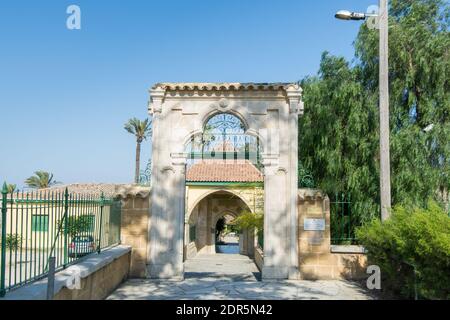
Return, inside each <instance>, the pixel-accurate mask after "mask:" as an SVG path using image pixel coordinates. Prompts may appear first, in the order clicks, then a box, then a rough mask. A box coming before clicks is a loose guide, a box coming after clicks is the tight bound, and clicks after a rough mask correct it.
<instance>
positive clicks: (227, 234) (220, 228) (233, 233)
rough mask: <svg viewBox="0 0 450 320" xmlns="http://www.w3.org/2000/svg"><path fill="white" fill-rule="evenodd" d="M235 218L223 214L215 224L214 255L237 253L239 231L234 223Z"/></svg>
mask: <svg viewBox="0 0 450 320" xmlns="http://www.w3.org/2000/svg"><path fill="white" fill-rule="evenodd" d="M235 219H236V216H234V215H232V214H225V215H224V216H223V217H221V218H219V220H217V223H216V253H223V254H238V253H239V233H240V232H239V230H238V228H237V227H236V225H235V223H234V221H235Z"/></svg>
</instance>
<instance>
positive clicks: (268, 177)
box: [262, 155, 289, 280]
mask: <svg viewBox="0 0 450 320" xmlns="http://www.w3.org/2000/svg"><path fill="white" fill-rule="evenodd" d="M263 165H264V266H263V269H262V278H263V279H265V280H270V279H287V278H288V276H289V249H288V247H289V243H288V241H289V237H288V215H287V214H286V213H287V212H288V211H287V197H286V194H287V190H286V186H287V182H286V172H285V171H283V170H280V168H279V166H278V161H277V157H276V156H270V155H263Z"/></svg>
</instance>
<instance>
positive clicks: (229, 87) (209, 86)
mask: <svg viewBox="0 0 450 320" xmlns="http://www.w3.org/2000/svg"><path fill="white" fill-rule="evenodd" d="M156 89H162V90H165V91H248V90H254V91H279V90H281V91H287V90H299V91H300V93H301V88H300V86H299V85H298V84H296V83H282V82H279V83H240V82H223V83H207V82H185V83H170V82H168V83H157V84H155V85H154V86H153V87H152V89H151V90H152V91H153V90H156Z"/></svg>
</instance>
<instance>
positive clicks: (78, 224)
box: [57, 215, 94, 238]
mask: <svg viewBox="0 0 450 320" xmlns="http://www.w3.org/2000/svg"><path fill="white" fill-rule="evenodd" d="M57 226H58V229H59V230H60V232H61V233H63V232H64V228H65V226H67V235H69V237H71V238H73V237H76V236H78V235H80V234H82V233H87V232H90V233H92V228H93V226H94V216H92V215H84V216H79V217H75V216H71V217H67V224H66V222H65V221H64V219H61V220H58V222H57Z"/></svg>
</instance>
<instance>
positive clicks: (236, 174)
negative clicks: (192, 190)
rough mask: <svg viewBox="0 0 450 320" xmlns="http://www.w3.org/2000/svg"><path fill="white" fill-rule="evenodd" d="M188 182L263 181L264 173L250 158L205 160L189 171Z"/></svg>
mask: <svg viewBox="0 0 450 320" xmlns="http://www.w3.org/2000/svg"><path fill="white" fill-rule="evenodd" d="M186 180H187V181H188V182H263V181H264V178H263V175H262V173H261V172H260V171H259V170H258V169H257V168H256V167H255V166H254V165H253V164H252V163H251V162H250V161H248V160H244V161H243V160H203V161H202V162H199V163H196V164H194V165H192V167H190V168H189V169H188V171H187V175H186Z"/></svg>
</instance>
